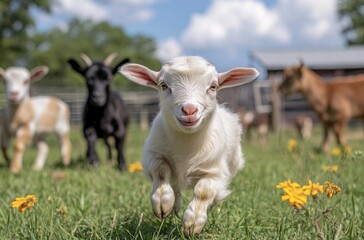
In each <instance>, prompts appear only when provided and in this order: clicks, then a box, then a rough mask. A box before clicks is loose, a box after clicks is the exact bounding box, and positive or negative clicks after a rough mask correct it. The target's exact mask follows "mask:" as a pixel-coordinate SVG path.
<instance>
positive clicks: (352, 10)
mask: <svg viewBox="0 0 364 240" xmlns="http://www.w3.org/2000/svg"><path fill="white" fill-rule="evenodd" d="M338 11H339V16H340V17H341V18H342V19H343V20H344V24H345V25H344V27H343V30H342V32H343V34H344V36H345V38H346V41H347V43H348V44H349V45H354V44H364V0H340V1H339V7H338Z"/></svg>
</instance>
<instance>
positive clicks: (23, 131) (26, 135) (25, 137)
mask: <svg viewBox="0 0 364 240" xmlns="http://www.w3.org/2000/svg"><path fill="white" fill-rule="evenodd" d="M31 138H32V134H31V131H30V129H29V128H28V127H23V128H20V129H19V130H18V131H17V133H16V137H15V142H14V158H13V160H12V162H11V164H10V171H11V172H12V173H18V172H19V171H20V170H21V167H22V165H23V155H24V151H25V146H26V144H27V143H28V142H29V141H30V139H31Z"/></svg>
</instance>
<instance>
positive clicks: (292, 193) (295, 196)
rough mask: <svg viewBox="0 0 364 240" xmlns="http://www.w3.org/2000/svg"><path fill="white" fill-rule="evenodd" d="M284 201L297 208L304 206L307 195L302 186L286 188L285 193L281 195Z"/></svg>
mask: <svg viewBox="0 0 364 240" xmlns="http://www.w3.org/2000/svg"><path fill="white" fill-rule="evenodd" d="M281 199H282V201H287V203H288V204H289V205H290V206H292V207H295V208H298V209H300V208H302V206H303V205H305V204H306V203H307V195H306V194H305V193H304V191H303V190H302V188H286V189H285V194H284V195H283V196H282V197H281Z"/></svg>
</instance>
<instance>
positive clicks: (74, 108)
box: [0, 87, 159, 129]
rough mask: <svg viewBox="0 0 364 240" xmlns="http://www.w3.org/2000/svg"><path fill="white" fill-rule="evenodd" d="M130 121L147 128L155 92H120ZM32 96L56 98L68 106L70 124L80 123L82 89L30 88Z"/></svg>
mask: <svg viewBox="0 0 364 240" xmlns="http://www.w3.org/2000/svg"><path fill="white" fill-rule="evenodd" d="M120 94H121V96H122V98H123V99H124V101H125V103H126V105H127V109H128V112H129V115H130V119H131V121H135V122H137V123H138V124H139V125H140V127H141V128H143V129H146V128H148V126H149V124H150V122H151V121H152V119H153V118H154V116H155V115H156V113H157V111H158V109H159V106H158V104H159V98H158V93H157V92H155V91H121V92H120ZM31 95H32V96H38V95H42V96H56V97H58V98H60V99H62V100H63V101H64V102H66V103H67V104H68V106H69V107H70V110H71V122H72V123H80V122H81V121H82V111H83V106H84V102H85V100H86V96H87V92H86V90H85V89H83V88H69V87H66V88H52V87H38V88H35V87H32V89H31ZM5 97H6V96H5V93H0V109H3V107H4V104H5V99H6V98H5Z"/></svg>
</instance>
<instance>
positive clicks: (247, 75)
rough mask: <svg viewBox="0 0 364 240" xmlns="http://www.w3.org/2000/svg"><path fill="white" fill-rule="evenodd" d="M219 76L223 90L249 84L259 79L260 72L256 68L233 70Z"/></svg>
mask: <svg viewBox="0 0 364 240" xmlns="http://www.w3.org/2000/svg"><path fill="white" fill-rule="evenodd" d="M218 75H219V85H220V89H222V88H228V87H234V86H238V85H242V84H246V83H249V82H251V81H253V80H254V79H255V78H256V77H258V75H259V72H258V71H257V70H256V69H255V68H233V69H231V70H229V71H227V72H223V73H219V74H218Z"/></svg>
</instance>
